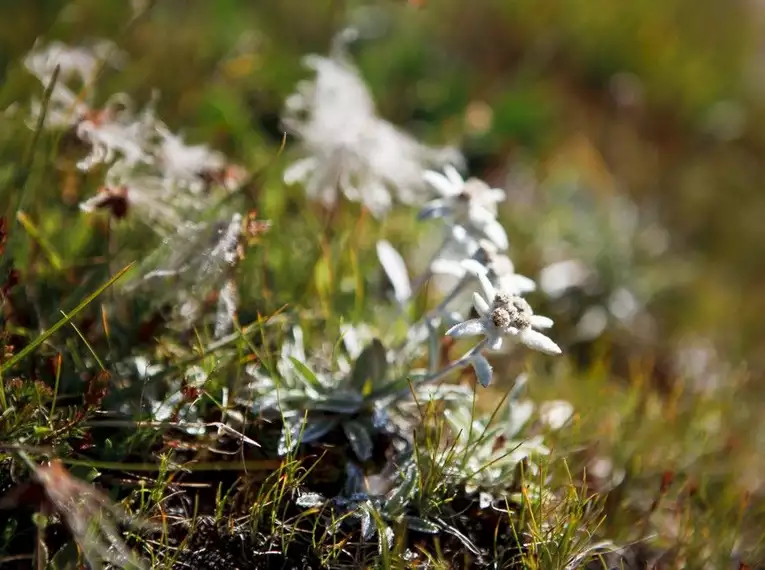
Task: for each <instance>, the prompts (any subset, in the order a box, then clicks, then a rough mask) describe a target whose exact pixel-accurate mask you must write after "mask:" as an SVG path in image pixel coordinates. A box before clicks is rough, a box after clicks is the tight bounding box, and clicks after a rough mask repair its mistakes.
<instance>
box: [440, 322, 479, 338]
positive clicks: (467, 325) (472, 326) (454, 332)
mask: <svg viewBox="0 0 765 570" xmlns="http://www.w3.org/2000/svg"><path fill="white" fill-rule="evenodd" d="M485 333H486V324H485V323H484V322H483V321H482V320H481V319H470V320H469V321H465V322H464V323H459V324H457V325H454V326H453V327H452V328H450V329H449V330H448V331H446V336H453V337H463V336H477V335H480V334H485Z"/></svg>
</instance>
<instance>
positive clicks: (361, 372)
mask: <svg viewBox="0 0 765 570" xmlns="http://www.w3.org/2000/svg"><path fill="white" fill-rule="evenodd" d="M387 372H388V356H387V353H386V351H385V347H384V346H383V343H382V342H380V341H379V340H378V339H373V340H372V343H371V344H370V345H369V346H367V347H366V348H365V349H364V350H362V351H361V354H360V355H359V357H358V358H357V359H356V363H355V364H354V365H353V372H352V373H351V385H352V386H353V387H354V388H356V389H357V390H358V391H359V392H361V393H362V394H363V395H364V396H368V395H369V394H370V393H372V389H373V388H374V386H375V385H376V384H379V383H380V382H382V381H383V380H384V379H385V375H386V374H387Z"/></svg>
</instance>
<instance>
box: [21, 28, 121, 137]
mask: <svg viewBox="0 0 765 570" xmlns="http://www.w3.org/2000/svg"><path fill="white" fill-rule="evenodd" d="M121 55H122V54H121V53H120V52H118V51H117V49H116V46H115V45H114V44H113V43H112V42H110V41H108V40H101V41H98V42H96V43H95V44H94V45H93V46H92V47H90V48H87V47H71V46H67V45H66V44H63V43H61V42H51V43H50V44H48V45H47V46H46V47H44V48H42V47H39V44H36V45H35V48H34V49H33V50H32V51H30V52H29V53H28V54H27V55H26V57H25V58H24V67H26V68H27V70H28V71H29V72H30V73H31V74H32V75H34V76H35V77H37V79H39V80H40V83H42V85H43V87H46V88H47V87H48V86H49V85H50V83H51V81H52V80H53V75H54V73H55V70H56V67H57V66H58V67H59V75H58V80H57V81H56V84H55V86H54V87H53V91H52V92H51V97H50V101H49V102H48V107H47V110H46V114H45V126H46V127H48V128H52V129H65V128H68V127H72V126H75V125H76V124H77V123H79V121H81V120H82V119H83V118H85V117H87V116H88V115H93V114H94V111H93V110H92V109H91V107H90V105H89V103H90V101H92V96H93V90H92V87H93V83H94V82H95V80H96V75H97V73H98V70H99V67H100V66H101V65H102V64H103V63H104V62H107V61H108V62H109V63H112V64H119V62H120V59H121ZM109 106H110V103H107V105H106V107H107V108H108V107H109ZM31 107H32V113H31V115H32V116H31V117H30V119H29V121H28V124H29V126H30V128H35V125H36V123H37V120H38V118H39V116H40V114H41V112H42V103H41V102H40V101H39V100H37V99H35V100H33V101H32V105H31Z"/></svg>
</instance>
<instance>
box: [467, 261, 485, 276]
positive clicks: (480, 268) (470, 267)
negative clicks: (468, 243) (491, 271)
mask: <svg viewBox="0 0 765 570" xmlns="http://www.w3.org/2000/svg"><path fill="white" fill-rule="evenodd" d="M462 267H463V268H464V269H465V270H467V272H468V273H470V274H471V275H479V274H481V273H486V272H487V271H488V269H486V267H485V266H484V265H483V263H481V262H480V261H477V260H475V259H465V260H464V261H463V262H462Z"/></svg>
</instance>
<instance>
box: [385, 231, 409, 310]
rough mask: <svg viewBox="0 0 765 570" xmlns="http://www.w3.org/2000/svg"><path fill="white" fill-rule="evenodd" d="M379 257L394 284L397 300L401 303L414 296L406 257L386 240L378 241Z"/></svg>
mask: <svg viewBox="0 0 765 570" xmlns="http://www.w3.org/2000/svg"><path fill="white" fill-rule="evenodd" d="M377 257H378V259H379V260H380V264H381V265H382V268H383V270H384V271H385V274H386V275H387V276H388V279H389V280H390V283H391V285H392V286H393V291H394V294H395V297H396V300H397V301H398V302H399V303H403V302H405V301H406V300H407V299H409V298H410V297H411V296H412V285H411V282H410V281H409V272H408V271H407V269H406V263H404V258H403V257H401V254H400V253H399V252H397V251H396V250H395V249H394V247H393V246H392V245H391V244H390V243H388V242H387V241H385V240H380V241H378V242H377Z"/></svg>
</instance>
